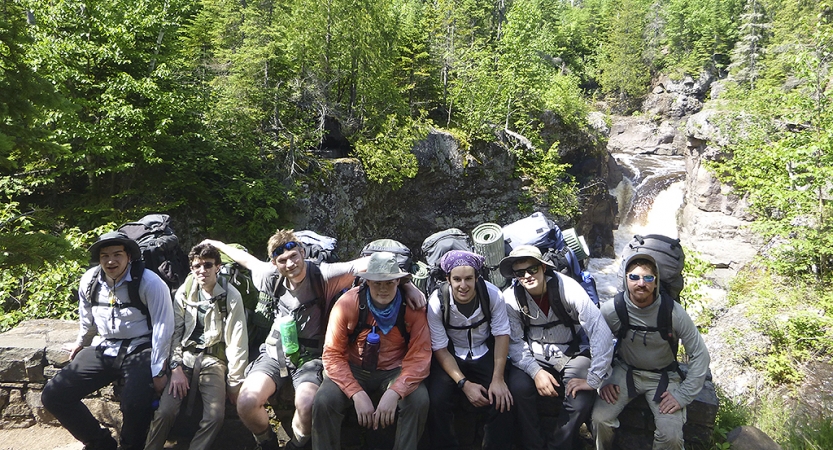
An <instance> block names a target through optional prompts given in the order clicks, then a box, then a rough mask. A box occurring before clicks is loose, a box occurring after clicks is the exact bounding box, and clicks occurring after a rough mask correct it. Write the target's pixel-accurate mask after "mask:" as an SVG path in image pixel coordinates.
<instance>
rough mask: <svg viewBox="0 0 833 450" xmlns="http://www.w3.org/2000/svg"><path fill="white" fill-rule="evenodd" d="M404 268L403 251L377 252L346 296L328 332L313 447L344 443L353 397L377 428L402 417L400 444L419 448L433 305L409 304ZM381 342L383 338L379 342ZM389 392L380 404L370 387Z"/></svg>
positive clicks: (362, 418) (365, 420) (363, 420)
mask: <svg viewBox="0 0 833 450" xmlns="http://www.w3.org/2000/svg"><path fill="white" fill-rule="evenodd" d="M408 275H409V274H408V273H407V272H403V271H402V270H401V269H400V268H399V265H398V263H397V261H396V256H395V255H394V254H393V253H389V252H379V253H374V254H373V255H371V257H370V261H369V262H368V266H367V271H366V272H360V273H359V274H358V276H360V277H361V278H363V279H364V280H365V283H363V284H362V285H361V286H358V287H354V288H353V289H351V290H349V291H347V292H346V293H345V294H344V295H342V296H341V298H339V300H338V302H336V304H335V306H334V307H333V311H332V312H331V313H330V321H329V325H328V326H327V335H326V339H325V340H324V354H323V357H322V359H323V362H324V370H325V377H324V381H323V382H322V383H321V387H320V388H319V389H318V392H317V393H316V395H315V401H314V403H313V409H312V428H313V429H314V430H315V433H314V434H313V436H312V448H313V450H325V449H338V448H341V422H342V420H343V419H344V411H345V410H346V409H347V408H348V407H349V406H350V404H351V403H352V404H353V406H354V407H355V409H356V415H357V416H358V420H359V425H361V426H363V427H366V428H369V429H374V430H375V429H379V428H380V427H381V428H385V427H387V426H389V425H393V423H394V418H395V416H396V412H397V409H398V410H399V421H398V425H397V429H396V444H395V447H394V448H397V449H399V450H407V449H412V450H416V448H417V443H418V442H419V438H420V436H421V435H422V431H423V429H424V428H425V420H426V417H427V415H428V391H427V390H426V389H425V386H423V384H422V380H423V379H425V377H426V376H428V371H429V368H430V366H431V337H430V334H429V331H428V323H427V319H426V313H425V310H424V309H422V310H419V311H415V310H413V309H411V308H408V307H406V305H405V303H404V302H403V295H402V292H401V291H400V289H399V284H400V281H402V280H403V279H404V278H405V277H407V276H408ZM377 343H378V344H377ZM378 392H382V397H381V399H380V400H379V402H378V405H377V406H376V407H375V408H374V406H373V402H372V400H371V399H370V394H372V393H378Z"/></svg>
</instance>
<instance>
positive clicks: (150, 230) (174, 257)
mask: <svg viewBox="0 0 833 450" xmlns="http://www.w3.org/2000/svg"><path fill="white" fill-rule="evenodd" d="M118 231H121V232H122V233H124V234H125V235H127V237H129V238H130V239H133V240H134V241H136V243H137V244H139V249H140V250H141V252H142V261H144V265H145V267H146V268H148V269H150V270H151V271H153V272H155V273H156V274H157V275H159V276H160V277H161V278H162V280H163V281H165V283H166V284H167V285H168V287H169V288H170V289H171V294H173V293H174V292H176V289H177V288H178V287H179V286H181V285H182V283H183V282H185V277H187V276H188V273H189V272H190V270H189V261H188V257H187V256H186V255H185V252H183V251H182V248H181V247H180V246H179V239H178V238H177V237H176V234H175V233H174V230H173V228H171V217H170V216H168V215H167V214H148V215H147V216H145V217H142V218H141V219H139V221H138V222H128V223H126V224H124V225H122V226H121V227H119V229H118Z"/></svg>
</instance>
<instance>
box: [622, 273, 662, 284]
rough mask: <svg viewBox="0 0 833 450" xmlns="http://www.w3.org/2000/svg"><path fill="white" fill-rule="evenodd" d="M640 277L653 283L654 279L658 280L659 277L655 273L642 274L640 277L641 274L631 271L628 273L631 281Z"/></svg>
mask: <svg viewBox="0 0 833 450" xmlns="http://www.w3.org/2000/svg"><path fill="white" fill-rule="evenodd" d="M640 278H641V279H643V280H645V282H646V283H653V282H654V281H657V277H656V276H654V275H642V276H641V277H640V276H639V275H637V274H635V273H629V274H628V279H629V280H631V281H639V279H640Z"/></svg>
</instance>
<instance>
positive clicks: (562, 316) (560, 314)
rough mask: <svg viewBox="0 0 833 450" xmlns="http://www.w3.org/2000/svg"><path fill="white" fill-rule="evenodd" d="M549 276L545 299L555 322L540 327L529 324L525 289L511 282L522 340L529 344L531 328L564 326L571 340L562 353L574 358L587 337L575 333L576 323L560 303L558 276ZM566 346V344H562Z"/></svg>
mask: <svg viewBox="0 0 833 450" xmlns="http://www.w3.org/2000/svg"><path fill="white" fill-rule="evenodd" d="M549 275H550V276H551V278H550V280H549V282H547V297H548V300H549V304H550V309H551V310H553V312H555V316H556V320H555V321H554V322H547V323H545V324H542V325H533V324H531V323H530V320H529V319H530V317H529V303H528V302H527V299H526V289H524V287H523V286H521V284H520V283H518V282H517V281H515V282H513V287H512V289H513V290H514V293H515V299H516V300H517V301H518V307H519V308H520V310H521V311H520V312H521V314H520V316H521V323H522V324H523V327H524V336H523V339H524V340H525V341H527V342H529V329H530V328H531V327H538V328H544V329H547V328H553V327H556V326H558V325H564V326H565V327H567V328H569V329H570V333H571V334H572V336H573V337H572V339H571V340H570V346H569V347H568V348H567V351H566V352H564V354H565V355H567V356H574V355H578V354H579V353H580V347H579V346H580V345H581V344H582V342H584V341H586V339H587V336H586V334H585V333H584V330H581V331H580V332H578V331H576V325H578V323H577V322H576V321H575V320H573V318H572V317H570V315H569V314H567V310H566V309H565V308H564V303H563V302H562V301H561V284H560V282H559V280H558V276H557V275H555V274H554V273H550V274H549ZM562 344H566V342H564V343H562Z"/></svg>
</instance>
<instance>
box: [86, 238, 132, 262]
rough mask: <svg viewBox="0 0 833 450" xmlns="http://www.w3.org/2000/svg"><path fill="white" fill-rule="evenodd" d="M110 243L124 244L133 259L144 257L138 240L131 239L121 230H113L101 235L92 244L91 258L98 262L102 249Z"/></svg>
mask: <svg viewBox="0 0 833 450" xmlns="http://www.w3.org/2000/svg"><path fill="white" fill-rule="evenodd" d="M110 245H124V249H125V250H126V251H127V253H128V254H129V255H130V260H131V261H139V260H140V259H142V250H141V249H139V244H137V243H136V241H134V240H133V239H130V238H129V237H127V235H126V234H124V233H122V232H121V231H111V232H109V233H104V234H102V235H101V236H99V237H98V240H97V241H95V244H93V245H91V246H90V260H91V261H94V262H98V255H99V252H100V251H101V249H102V248H104V247H108V246H110Z"/></svg>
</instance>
